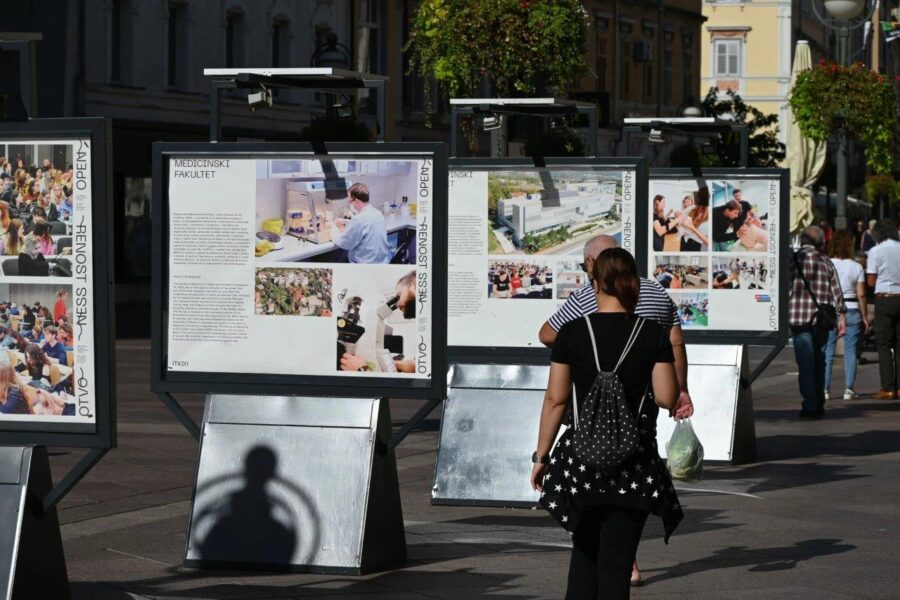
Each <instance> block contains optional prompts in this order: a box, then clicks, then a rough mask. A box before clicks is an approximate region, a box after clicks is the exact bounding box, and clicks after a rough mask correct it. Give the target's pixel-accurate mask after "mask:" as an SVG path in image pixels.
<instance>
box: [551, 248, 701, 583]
mask: <svg viewBox="0 0 900 600" xmlns="http://www.w3.org/2000/svg"><path fill="white" fill-rule="evenodd" d="M618 245H619V243H618V241H617V240H616V239H615V238H614V237H612V236H610V235H598V236H595V237H593V238H591V239H589V240H588V241H587V242H585V244H584V250H583V256H584V262H583V263H581V268H582V270H584V272H585V273H586V274H587V276H588V284H587V285H585V286H584V287H582V288H580V289H578V290H576V291H575V292H573V293H572V294H570V295H569V297H568V298H567V299H566V302H565V304H563V305H562V307H560V309H559V310H557V311H556V312H555V313H554V314H553V315H551V316H550V318H549V319H548V320H547V321H545V322H544V324H543V325H542V326H541V329H540V331H539V332H538V339H539V340H540V341H541V343H542V344H544V345H545V346H547V347H548V348H552V347H553V344H554V342H555V341H556V336H557V335H558V333H559V331H560V330H561V329H562V328H563V326H564V325H565V324H566V323H568V322H570V321H574V320H576V319H581V318H583V317H584V316H585V315H590V314H593V313H595V312H597V295H596V293H595V292H594V287H593V283H592V281H591V279H592V277H593V272H594V263H595V261H596V260H597V257H598V256H600V253H601V252H603V251H604V250H607V249H609V248H617V247H618ZM635 314H636V315H638V316H641V317H644V318H646V319H650V320H651V321H656V322H657V323H659V324H660V325H661V326H662V327H663V328H665V329H666V331H667V332H668V335H669V342H670V343H671V344H672V349H673V351H674V353H675V374H676V376H677V378H678V385H679V388H680V392H679V394H678V400H677V401H676V403H675V408H674V410H673V411H670V412H669V416H670V417H672V418H673V419H676V420H680V419H688V418H690V417H691V416H693V414H694V404H693V402H692V400H691V394H690V391H689V390H688V359H687V350H686V348H685V345H684V335H683V333H682V330H681V319H680V318H679V317H678V309H677V307H676V306H675V303H674V302H672V298H671V297H670V296H669V294H668V293H666V290H664V289H663V288H662V286H661V285H660V284H659V283H658V282H657V281H655V280H654V279H646V278H641V279H640V290H639V292H638V303H637V307H636V308H635ZM652 393H653V389H652V388H651V389H650V394H651V395H650V396H648V399H651V398H652ZM631 581H632V583H633V584H634V585H640V583H641V572H640V569H639V568H638V565H637V562H635V563H634V568H633V572H632V576H631Z"/></svg>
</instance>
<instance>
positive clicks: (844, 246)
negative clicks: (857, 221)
mask: <svg viewBox="0 0 900 600" xmlns="http://www.w3.org/2000/svg"><path fill="white" fill-rule="evenodd" d="M831 256H832V257H833V258H850V259H852V258H855V257H856V240H855V238H854V237H853V234H852V233H850V232H849V231H843V230H841V231H836V232H835V233H834V237H833V238H831Z"/></svg>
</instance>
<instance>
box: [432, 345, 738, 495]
mask: <svg viewBox="0 0 900 600" xmlns="http://www.w3.org/2000/svg"><path fill="white" fill-rule="evenodd" d="M687 354H688V362H689V368H688V382H689V388H690V390H691V396H692V397H693V400H694V408H695V413H694V418H693V419H692V425H693V427H694V431H695V432H696V433H697V437H698V438H699V439H700V442H701V443H702V444H703V448H704V452H705V460H707V461H710V462H727V463H732V464H736V463H741V462H748V461H752V460H755V458H756V430H755V426H754V421H753V397H752V394H751V390H750V388H749V387H748V388H744V387H743V386H742V385H741V378H742V377H744V378H746V377H747V375H748V360H747V359H748V351H747V348H746V346H708V345H690V346H688V348H687ZM452 372H453V376H452V378H451V380H450V387H449V390H448V395H447V401H446V402H445V403H444V411H443V416H442V418H441V437H440V442H439V444H438V454H437V463H436V465H435V472H434V487H433V488H432V491H431V502H432V504H447V505H460V506H512V507H531V506H535V505H536V504H537V500H538V494H537V493H536V492H535V491H534V490H532V489H531V486H530V484H529V477H530V475H531V460H530V457H531V453H532V452H534V448H535V444H536V443H537V435H538V426H539V424H540V417H541V404H542V402H543V400H544V391H545V390H546V386H547V378H548V374H549V367H543V366H530V365H474V364H456V365H453V368H452ZM673 427H674V421H673V420H672V419H671V418H669V416H668V412H666V411H661V412H660V416H659V420H658V422H657V442H658V445H659V450H660V454H661V455H662V456H663V457H665V445H666V442H667V441H668V440H669V438H670V437H671V435H672V428H673Z"/></svg>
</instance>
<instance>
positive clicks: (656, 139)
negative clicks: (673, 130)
mask: <svg viewBox="0 0 900 600" xmlns="http://www.w3.org/2000/svg"><path fill="white" fill-rule="evenodd" d="M648 139H649V140H650V141H651V142H653V143H654V144H665V143H666V135H665V134H664V133H663V130H662V129H657V128H656V127H652V128H651V129H650V137H649V138H648Z"/></svg>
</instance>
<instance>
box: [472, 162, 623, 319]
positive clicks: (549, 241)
mask: <svg viewBox="0 0 900 600" xmlns="http://www.w3.org/2000/svg"><path fill="white" fill-rule="evenodd" d="M487 186H488V231H487V236H488V265H487V298H488V300H490V301H494V300H501V299H502V300H506V299H531V300H556V301H558V302H562V301H565V299H566V298H568V296H569V294H571V293H572V292H573V291H574V290H575V289H577V288H579V287H582V286H583V285H585V284H586V283H587V277H586V274H585V273H584V271H582V269H581V266H580V257H581V255H582V249H583V247H584V243H585V242H586V241H587V240H589V239H591V238H592V237H594V236H597V235H602V234H608V235H612V236H614V237H616V238H617V239H619V240H620V241H621V236H622V186H623V174H622V172H621V171H608V172H597V171H593V170H583V171H577V170H572V171H549V170H538V171H535V170H534V169H529V170H523V171H491V172H489V173H488V174H487Z"/></svg>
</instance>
